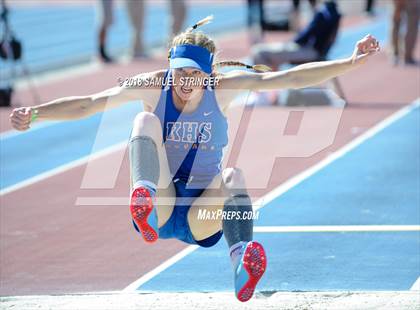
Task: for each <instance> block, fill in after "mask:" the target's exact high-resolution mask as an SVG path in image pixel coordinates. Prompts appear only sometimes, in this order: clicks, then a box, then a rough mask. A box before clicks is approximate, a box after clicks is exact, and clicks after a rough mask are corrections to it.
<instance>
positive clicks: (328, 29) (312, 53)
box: [251, 0, 341, 69]
mask: <svg viewBox="0 0 420 310" xmlns="http://www.w3.org/2000/svg"><path fill="white" fill-rule="evenodd" d="M340 18H341V15H340V13H339V12H338V10H337V6H336V3H335V1H332V0H325V1H324V2H323V3H322V4H321V6H320V8H319V9H318V10H317V11H316V13H315V15H314V17H313V19H312V21H311V22H310V23H309V24H308V25H307V26H306V27H305V28H304V29H303V30H302V31H301V32H299V33H298V35H297V36H296V37H295V39H294V40H293V41H290V42H281V43H263V44H257V45H255V46H254V47H253V48H252V52H251V56H252V59H253V61H254V63H263V64H265V65H268V66H270V67H271V68H274V69H276V68H278V67H279V66H280V65H282V64H285V63H294V62H305V61H313V60H314V59H320V58H324V56H325V54H326V53H327V51H328V49H329V47H330V46H331V40H333V39H334V38H335V35H336V33H337V31H338V27H339V22H340Z"/></svg>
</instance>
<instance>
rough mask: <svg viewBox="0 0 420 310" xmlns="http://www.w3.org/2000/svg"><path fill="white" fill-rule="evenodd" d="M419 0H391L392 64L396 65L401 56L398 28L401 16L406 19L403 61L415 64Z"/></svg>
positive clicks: (419, 9) (407, 63)
mask: <svg viewBox="0 0 420 310" xmlns="http://www.w3.org/2000/svg"><path fill="white" fill-rule="evenodd" d="M419 11H420V1H419V0H393V1H392V16H391V18H392V26H391V34H390V36H391V38H390V42H391V53H392V55H391V57H392V62H393V64H394V65H398V64H399V62H400V57H401V53H400V50H401V46H400V28H401V22H402V20H403V18H404V19H405V21H406V30H405V35H404V63H405V64H406V65H413V64H417V62H416V60H415V59H414V57H413V52H414V48H415V46H416V41H417V33H418V23H419V13H420V12H419Z"/></svg>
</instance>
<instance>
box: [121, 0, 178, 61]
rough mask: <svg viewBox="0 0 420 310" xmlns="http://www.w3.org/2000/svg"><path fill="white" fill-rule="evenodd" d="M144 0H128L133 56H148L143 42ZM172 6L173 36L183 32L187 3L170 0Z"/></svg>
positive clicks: (171, 22) (171, 24) (171, 23)
mask: <svg viewBox="0 0 420 310" xmlns="http://www.w3.org/2000/svg"><path fill="white" fill-rule="evenodd" d="M144 2H145V1H144V0H127V1H126V7H127V13H128V16H129V18H130V23H131V28H132V39H131V56H132V57H133V58H141V57H145V56H146V52H145V49H144V42H143V28H144V9H145V4H144ZM168 5H169V6H170V11H171V17H170V27H171V29H170V31H169V33H170V34H171V36H174V35H176V34H178V33H179V32H181V28H182V26H183V25H184V21H185V16H186V5H185V1H184V0H173V1H171V0H168Z"/></svg>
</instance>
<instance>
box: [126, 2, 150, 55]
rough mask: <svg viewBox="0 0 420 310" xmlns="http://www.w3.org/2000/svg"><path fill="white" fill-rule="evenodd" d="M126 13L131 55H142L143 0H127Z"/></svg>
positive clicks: (143, 52)
mask: <svg viewBox="0 0 420 310" xmlns="http://www.w3.org/2000/svg"><path fill="white" fill-rule="evenodd" d="M126 8H127V14H128V17H129V20H130V25H131V56H132V57H133V58H141V57H144V56H145V55H146V54H145V51H144V45H143V26H144V0H136V1H133V0H127V1H126Z"/></svg>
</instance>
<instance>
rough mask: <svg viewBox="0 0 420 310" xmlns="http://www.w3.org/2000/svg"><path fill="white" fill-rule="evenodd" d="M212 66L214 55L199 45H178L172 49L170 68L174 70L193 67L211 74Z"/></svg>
mask: <svg viewBox="0 0 420 310" xmlns="http://www.w3.org/2000/svg"><path fill="white" fill-rule="evenodd" d="M212 64H213V54H212V53H210V52H209V51H208V50H207V49H205V48H204V47H201V46H197V45H192V44H183V45H177V46H174V47H172V48H171V51H170V54H169V66H170V68H173V69H176V68H183V67H193V68H197V69H200V70H201V71H204V72H206V73H207V74H210V73H211V71H212Z"/></svg>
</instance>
